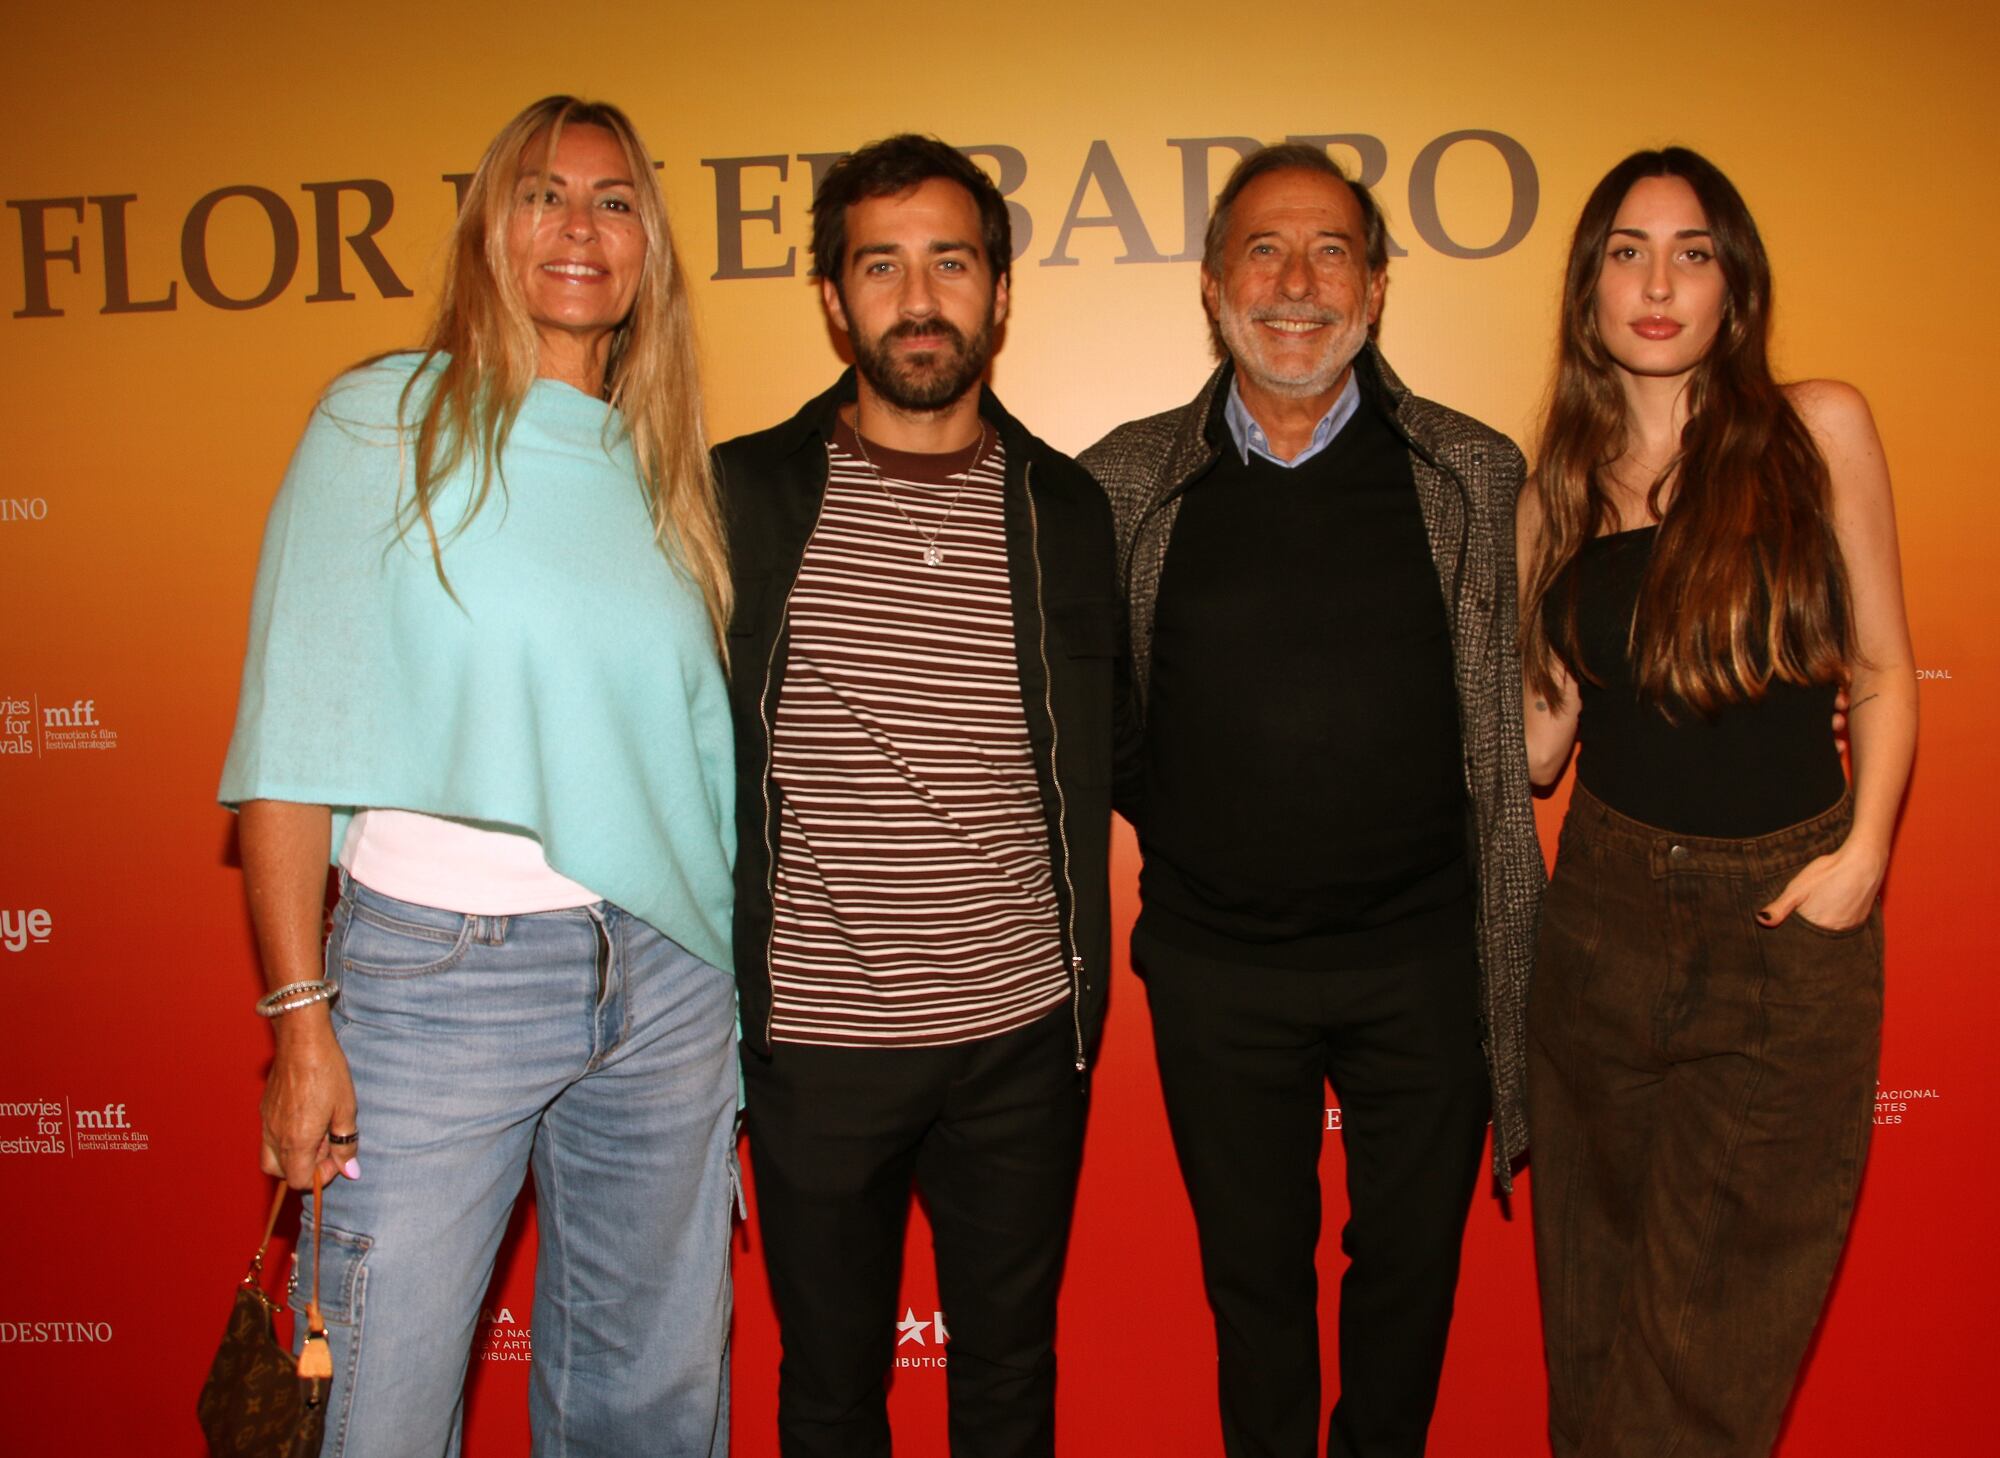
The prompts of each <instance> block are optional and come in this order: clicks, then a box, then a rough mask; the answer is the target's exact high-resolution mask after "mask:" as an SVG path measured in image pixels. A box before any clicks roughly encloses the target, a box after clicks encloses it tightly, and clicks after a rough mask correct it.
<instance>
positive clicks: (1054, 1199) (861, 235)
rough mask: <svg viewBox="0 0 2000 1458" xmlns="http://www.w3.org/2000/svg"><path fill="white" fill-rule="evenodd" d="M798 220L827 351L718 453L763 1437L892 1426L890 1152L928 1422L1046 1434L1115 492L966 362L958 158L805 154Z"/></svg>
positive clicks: (1103, 944) (1096, 827)
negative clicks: (768, 1317) (771, 1331)
mask: <svg viewBox="0 0 2000 1458" xmlns="http://www.w3.org/2000/svg"><path fill="white" fill-rule="evenodd" d="M812 246H813V261H814V267H815V269H816V271H817V273H818V275H819V281H820V296H821V299H822V301H823V303H824V304H825V307H826V311H827V315H828V317H829V319H830V320H831V321H832V323H833V325H834V327H835V328H836V329H837V330H838V331H839V332H841V333H842V334H844V335H846V337H847V339H848V341H849V343H850V344H851V345H852V348H853V355H854V368H853V369H851V370H849V371H848V372H846V373H845V374H844V375H842V376H841V378H840V380H839V381H838V382H837V383H836V384H835V385H834V386H833V388H832V389H830V390H828V391H827V392H826V393H825V394H823V395H820V396H819V397H818V398H817V399H814V400H812V401H811V402H809V403H808V404H807V405H806V406H805V407H804V408H803V409H802V410H800V411H799V412H798V413H797V414H796V415H794V416H793V417H792V418H791V419H790V420H788V421H786V422H785V423H784V424H782V425H779V426H775V427H773V428H772V429H770V430H766V431H762V432H759V433H758V434H755V435H749V436H744V437H742V438H740V439H737V440H734V441H730V442H729V443H727V444H725V445H722V446H720V447H718V448H717V449H716V451H715V467H716V477H717V480H718V482H719V486H720V489H721V491H722V494H723V500H724V503H725V508H726V514H727V520H728V526H729V544H730V550H731V554H732V557H733V562H734V581H735V590H736V602H735V610H734V616H733V619H732V623H731V629H730V632H731V638H730V659H731V663H730V670H731V681H732V688H731V694H732V698H733V704H734V711H735V717H736V754H737V784H738V799H737V815H738V825H739V826H740V829H741V834H740V838H739V839H740V844H741V847H742V849H741V852H740V856H739V860H738V863H737V867H736V896H737V903H736V971H737V977H738V986H739V989H740V993H741V1002H742V1018H743V1042H744V1049H745V1056H744V1076H745V1081H746V1084H747V1099H748V1104H747V1109H746V1119H747V1124H748V1132H749V1137H750V1156H751V1167H752V1171H753V1173H754V1175H755V1191H754V1193H755V1197H756V1205H757V1215H758V1222H759V1225H760V1227H761V1230H762V1234H763V1242H764V1259H765V1264H766V1267H767V1269H768V1270H769V1272H770V1277H771V1289H772V1294H773V1296H774V1297H775V1299H776V1303H777V1308H778V1318H779V1323H780V1327H781V1332H782V1337H783V1343H784V1356H783V1360H782V1363H781V1366H780V1369H779V1382H778V1428H779V1435H780V1442H781V1446H782V1451H783V1452H784V1453H786V1454H788V1455H793V1454H801V1455H802V1454H813V1455H821V1454H881V1455H887V1454H888V1452H889V1423H888V1415H887V1409H886V1405H885V1401H884V1383H885V1379H886V1378H887V1375H888V1371H889V1367H890V1362H891V1359H892V1356H893V1353H894V1350H895V1347H896V1346H897V1344H898V1339H899V1323H898V1322H897V1320H896V1312H895V1299H896V1291H897V1283H898V1278H899V1276H900V1271H901V1262H902V1254H903V1243H904V1226H905V1223H906V1220H907V1218H908V1210H909V1202H910V1193H911V1188H912V1185H913V1184H914V1186H915V1187H916V1188H917V1189H919V1190H921V1191H922V1193H923V1196H924V1202H925V1207H926V1209H927V1211H928V1213H929V1217H930V1223H931V1229H932V1234H933V1238H934V1249H935V1251H936V1258H937V1279H938V1290H939V1294H940V1297H941V1304H942V1306H943V1308H944V1316H943V1318H942V1319H940V1320H937V1321H930V1320H926V1321H925V1322H924V1323H922V1325H923V1326H926V1327H934V1328H935V1336H934V1337H933V1338H932V1341H933V1342H935V1341H937V1340H942V1339H943V1338H944V1336H945V1334H946V1325H945V1324H946V1322H948V1323H949V1334H950V1361H949V1365H948V1367H947V1369H946V1381H947V1389H948V1393H949V1401H950V1435H951V1451H952V1452H953V1453H954V1454H956V1455H988V1454H990V1455H1003V1454H1004V1455H1021V1454H1048V1453H1052V1452H1053V1451H1054V1446H1055V1406H1054V1404H1055V1355H1054V1338H1055V1317H1056V1292H1057V1288H1058V1286H1059V1284H1060V1280H1061V1274H1062V1262H1063V1252H1064V1249H1065V1247H1066V1245H1067V1242H1068V1237H1069V1221H1070V1211H1071V1207H1072V1204H1073V1199H1074V1194H1075V1189H1076V1177H1077V1169H1078V1163H1079V1159H1080V1156H1081V1151H1082V1141H1083V1128H1084V1107H1085V1086H1086V1085H1085V1073H1086V1069H1087V1067H1088V1065H1089V1061H1090V1057H1091V1054H1092V1050H1093V1047H1094V1044H1095V1040H1096V1036H1097V1031H1098V1027H1099V1025H1100V1023H1101V1021H1102V1018H1103V1008H1104V994H1105V985H1106V973H1107V971H1108V968H1107V965H1106V964H1107V962H1108V960H1109V954H1110V897H1109V888H1108V881H1107V861H1108V855H1109V833H1110V818H1111V811H1110V796H1111V792H1110V778H1111V761H1112V730H1113V714H1114V698H1115V695H1116V694H1117V691H1118V688H1119V685H1120V684H1121V683H1122V665H1121V663H1120V661H1119V659H1118V657H1117V654H1118V648H1119V642H1120V638H1121V633H1120V631H1119V626H1118V608H1117V589H1116V586H1115V583H1114V580H1113V576H1112V538H1111V514H1110V511H1109V508H1108V507H1107V505H1106V503H1105V500H1104V497H1103V494H1102V493H1101V492H1100V491H1099V490H1098V488H1097V487H1096V485H1095V484H1093V483H1092V481H1091V480H1090V478H1089V477H1088V476H1086V475H1085V474H1084V473H1083V472H1082V471H1081V470H1080V469H1079V468H1078V467H1077V466H1076V465H1075V464H1074V463H1073V462H1072V461H1070V460H1069V459H1068V458H1067V457H1065V456H1062V455H1060V454H1058V453H1057V452H1056V451H1054V450H1052V449H1050V448H1049V447H1048V446H1046V445H1044V444H1043V443H1042V442H1041V441H1039V440H1037V439H1036V438H1035V437H1034V436H1032V435H1030V434H1029V433H1028V431H1027V430H1026V429H1025V428H1024V427H1022V426H1021V424H1020V423H1019V422H1018V421H1016V420H1015V419H1014V418H1013V417H1012V416H1011V415H1009V414H1008V413H1007V412H1006V411H1005V410H1003V409H1001V407H1000V403H999V401H998V400H996V399H995V398H994V397H993V394H992V393H991V391H989V390H987V389H985V388H984V387H983V386H982V384H981V379H982V376H983V375H984V374H985V371H986V366H987V362H988V360H989V359H990V357H991V354H992V351H993V340H994V331H995V330H996V329H997V328H998V327H999V325H1000V324H1001V323H1002V322H1003V321H1004V320H1005V318H1006V316H1007V306H1008V283H1009V274H1010V263H1011V259H1012V248H1011V235H1010V232H1009V224H1008V216H1007V206H1006V204H1005V202H1004V201H1002V199H1001V197H1000V195H999V193H998V191H997V190H996V189H995V188H994V186H993V184H992V183H991V182H990V181H989V180H988V179H987V177H986V175H985V174H984V173H983V172H981V171H980V170H979V168H978V167H976V166H974V165H973V164H972V163H971V162H969V161H967V160H966V159H965V158H964V157H963V156H961V155H960V154H959V153H957V152H955V151H953V150H952V149H951V148H950V147H947V146H945V145H944V144H943V143H942V142H939V141H936V140H934V139H931V138H927V137H918V136H898V137H891V138H889V139H887V140H885V141H881V142H876V143H874V144H872V145H870V146H868V147H865V148H863V149H862V150H861V151H859V152H856V153H853V154H852V155H850V156H848V157H846V158H844V159H843V160H841V161H840V162H838V163H836V164H835V165H834V166H833V167H832V168H831V169H830V170H829V171H828V172H827V174H826V176H825V177H824V179H823V180H822V181H821V183H820V186H819V190H818V193H817V195H816V197H815V199H814V202H813V244H812ZM913 1325H918V1323H916V1322H915V1320H914V1318H912V1320H911V1321H909V1322H905V1323H902V1324H901V1326H902V1327H904V1328H907V1327H909V1326H913ZM900 1335H901V1336H902V1337H904V1338H905V1339H906V1338H907V1335H908V1332H907V1330H905V1331H903V1332H901V1333H900Z"/></svg>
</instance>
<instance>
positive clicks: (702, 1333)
mask: <svg viewBox="0 0 2000 1458" xmlns="http://www.w3.org/2000/svg"><path fill="white" fill-rule="evenodd" d="M326 960H327V969H328V970H327V975H328V977H330V978H334V979H336V980H338V982H339V983H340V988H341V993H340V998H339V1000H338V1001H336V1002H335V1003H334V1004H333V1022H334V1028H335V1031H336V1033H337V1034H338V1036H339V1039H340V1045H341V1049H342V1051H343V1052H344V1053H345V1054H346V1055H347V1061H348V1066H349V1068H351V1069H352V1070H353V1074H354V1087H355V1097H356V1101H357V1105H358V1114H357V1122H358V1123H359V1125H360V1129H361V1142H360V1147H359V1153H358V1157H359V1159H360V1161H361V1169H362V1177H361V1178H360V1179H359V1180H353V1181H350V1180H344V1179H343V1180H336V1181H334V1183H333V1185H332V1186H331V1187H330V1188H329V1189H328V1190H327V1191H326V1217H325V1219H326V1228H325V1231H324V1254H323V1257H322V1259H323V1260H324V1262H325V1266H324V1269H323V1271H322V1272H321V1276H320V1309H321V1313H322V1315H323V1316H324V1318H325V1320H326V1325H327V1332H328V1335H329V1338H330V1340H331V1344H332V1348H333V1360H334V1379H333V1386H332V1389H331V1392H330V1394H329V1398H328V1401H329V1403H330V1404H331V1406H330V1408H329V1411H328V1415H327V1428H326V1444H325V1447H324V1448H323V1449H322V1450H321V1451H322V1453H323V1454H325V1455H328V1458H455V1455H457V1453H458V1452H459V1443H460V1430H461V1424H462V1417H463V1392H464V1384H465V1371H466V1361H467V1356H468V1353H469V1352H470V1350H471V1346H472V1339H473V1329H474V1325H475V1323H476V1321H477V1319H478V1316H479V1308H480V1305H481V1303H482V1301H483V1300H484V1299H485V1296H486V1288H487V1284H488V1282H489V1281H490V1280H491V1278H492V1272H493V1261H494V1255H495V1252H496V1251H497V1250H498V1249H499V1245H500V1239H501V1236H502V1234H503V1232H504V1231H505V1229H506V1226H507V1221H508V1217H509V1215H510V1213H511V1212H512V1210H513V1208H514V1202H515V1199H516V1197H517V1196H518V1195H519V1193H520V1190H521V1186H522V1183H523V1181H524V1180H525V1179H526V1177H527V1173H528V1171H529V1170H530V1169H531V1168H532V1169H533V1171H534V1176H535V1191H536V1198H537V1215H538V1220H539V1225H540V1234H541V1240H540V1246H539V1248H538V1251H537V1256H536V1269H535V1303H534V1319H533V1325H532V1341H533V1346H534V1365H533V1379H532V1387H531V1392H530V1398H529V1413H530V1417H531V1420H532V1425H533V1430H534V1440H533V1442H534V1447H533V1451H534V1453H535V1454H536V1455H537V1458H556V1455H562V1458H581V1455H602V1458H640V1455H659V1458H721V1455H723V1454H725V1453H726V1452H727V1451H728V1446H729V1386H728V1370H729V1363H728V1339H729V1312H730V1289H729V1232H730V1212H731V1206H732V1203H733V1200H734V1193H735V1178H736V1170H735V1148H734V1124H735V1113H736V1035H735V1017H734V997H733V990H732V987H731V983H730V979H729V977H728V976H727V974H725V973H723V972H721V971H719V970H717V969H716V968H714V967H711V966H709V965H708V964H707V963H705V962H703V961H701V960H700V959H699V958H697V957H695V956H693V955H692V954H691V953H689V952H687V951H685V950H684V949H682V948H681V947H679V946H677V945H675V944H674V943H673V942H672V941H670V940H669V939H667V938H666V937H664V936H662V935H660V933H659V932H657V931H655V930H654V929H653V928H652V927H650V926H648V925H647V924H646V923H645V922H643V921H640V920H639V919H638V918H637V917H634V916H631V915H628V914H627V913H626V912H624V911H621V910H619V909H618V908H617V907H615V906H612V905H610V904H609V903H607V902H600V903H598V904H597V905H595V906H589V907H583V908H580V909H577V910H573V911H553V912H541V913H536V914H534V915H527V916H512V917H493V916H464V915H461V914H459V913H457V912H448V911H440V910H437V909H435V908H432V907H427V906H416V905H412V904H411V903H409V902H404V901H397V900H394V899H392V898H390V897H387V896H382V895H380V894H378V893H376V892H374V891H371V890H369V889H368V888H367V887H365V886H362V885H360V884H359V883H358V882H354V881H349V882H348V883H347V886H346V891H345V894H344V895H343V896H342V897H341V901H340V905H339V908H338V909H337V910H336V911H335V913H334V918H333V931H332V935H331V937H330V938H329V939H328V942H327V952H326ZM306 1219H307V1222H308V1224H307V1229H306V1230H304V1231H303V1232H302V1233H301V1238H300V1243H299V1249H300V1251H301V1253H302V1269H301V1270H300V1272H299V1285H298V1291H297V1294H296V1296H295V1297H294V1305H295V1306H296V1307H298V1308H299V1309H303V1308H304V1305H305V1301H306V1296H307V1293H308V1292H309V1291H310V1289H311V1284H312V1270H311V1265H310V1262H311V1252H312V1233H311V1229H310V1220H311V1203H310V1201H308V1202H307V1215H306ZM299 1325H301V1326H303V1323H299Z"/></svg>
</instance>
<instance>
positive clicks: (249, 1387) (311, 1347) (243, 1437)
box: [195, 1177, 333, 1458]
mask: <svg viewBox="0 0 2000 1458" xmlns="http://www.w3.org/2000/svg"><path fill="white" fill-rule="evenodd" d="M285 1194H286V1190H285V1184H284V1181H282V1180H280V1181H279V1182H278V1188H277V1192H276V1193H275V1194H273V1195H272V1197H271V1216H270V1219H268V1220H266V1221H265V1222H264V1239H263V1240H262V1242H260V1243H259V1244H258V1246H257V1254H255V1255H254V1256H252V1257H250V1269H249V1270H248V1271H246V1272H245V1273H244V1276H243V1279H242V1280H241V1281H240V1282H238V1283H237V1286H236V1302H235V1305H234V1306H233V1307H231V1308H230V1312H229V1325H228V1327H227V1328H226V1329H225V1330H224V1331H223V1334H222V1346H221V1347H220V1348H219V1349H218V1350H217V1351H216V1354H215V1361H214V1362H213V1363H212V1364H211V1365H210V1366H209V1369H208V1380H207V1381H206V1382H204V1383H203V1384H202V1388H201V1399H200V1401H199V1402H197V1403H196V1404H195V1412H196V1414H197V1415H198V1416H199V1417H200V1419H201V1430H202V1432H203V1433H204V1434H205V1435H206V1436H207V1438H208V1451H209V1453H210V1454H211V1455H213V1458H319V1449H320V1440H321V1439H322V1438H323V1437H324V1435H325V1432H326V1397H327V1391H328V1387H329V1384H330V1383H331V1381H332V1378H333V1355H332V1352H331V1351H330V1350H329V1348H328V1347H327V1343H326V1327H325V1324H324V1323H323V1322H322V1321H321V1320H320V1314H319V1226H320V1183H319V1180H318V1178H317V1177H315V1178H314V1180H313V1284H312V1300H311V1302H310V1304H309V1305H308V1306H307V1307H306V1339H305V1344H304V1346H303V1347H302V1348H301V1350H300V1352H299V1355H298V1356H297V1357H296V1358H294V1357H293V1356H292V1354H291V1352H290V1351H289V1350H287V1349H286V1348H285V1347H284V1346H283V1345H282V1344H281V1343H280V1342H279V1341H278V1333H277V1317H278V1311H279V1305H280V1303H279V1302H277V1301H274V1300H272V1299H271V1297H270V1296H269V1295H268V1294H266V1292H265V1290H264V1251H265V1249H266V1248H267V1247H269V1245H270V1244H271V1232H272V1231H273V1230H275V1229H277V1226H278V1211H279V1210H280V1209H282V1208H283V1206H284V1203H285ZM294 1279H296V1276H294ZM288 1289H289V1287H288Z"/></svg>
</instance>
